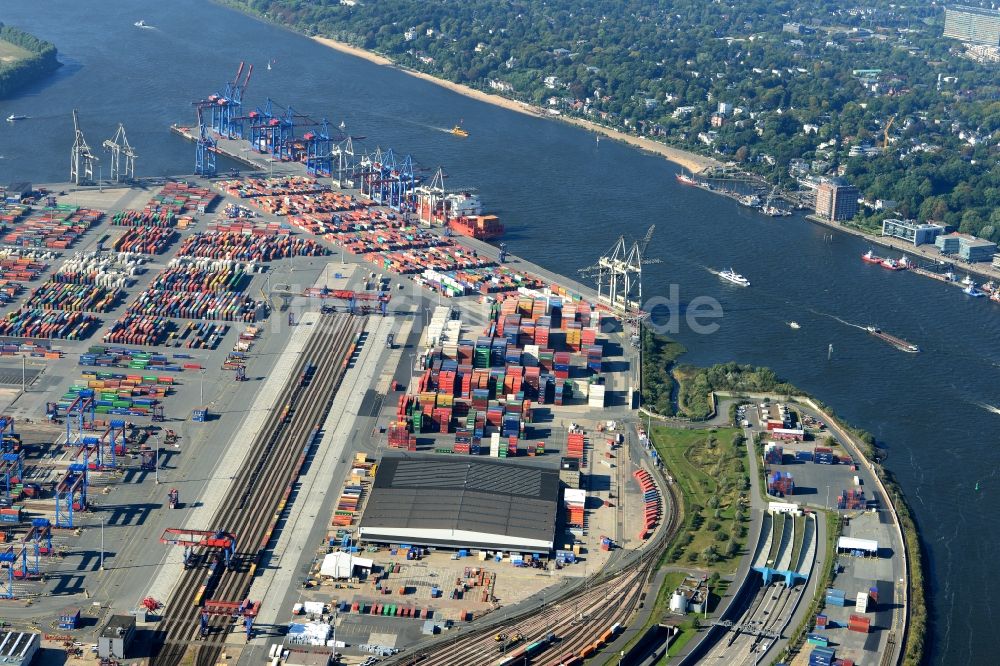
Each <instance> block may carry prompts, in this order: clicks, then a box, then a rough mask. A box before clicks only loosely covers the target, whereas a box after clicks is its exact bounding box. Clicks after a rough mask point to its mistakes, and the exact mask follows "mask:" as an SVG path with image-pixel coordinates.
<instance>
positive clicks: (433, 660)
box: [389, 475, 680, 666]
mask: <svg viewBox="0 0 1000 666" xmlns="http://www.w3.org/2000/svg"><path fill="white" fill-rule="evenodd" d="M655 478H656V480H657V482H658V484H659V487H660V489H661V491H662V490H666V491H667V494H669V497H670V503H669V511H670V514H669V516H668V517H667V518H666V522H665V523H664V524H663V525H661V526H660V528H659V529H658V530H657V532H656V534H655V535H654V537H653V538H654V541H653V542H651V543H649V544H647V546H646V548H645V549H644V550H642V551H640V554H639V555H638V556H637V557H635V558H632V559H631V560H627V561H625V562H624V564H622V565H621V566H620V568H619V569H618V570H616V571H613V572H607V571H605V572H599V573H597V574H595V575H594V576H592V577H591V578H590V579H588V580H587V582H586V584H585V585H584V587H583V588H582V589H581V588H577V589H574V590H570V591H568V592H565V593H563V594H562V595H561V596H559V597H558V598H556V599H554V600H553V601H551V602H549V603H547V604H545V605H544V606H542V607H541V608H533V609H527V610H524V611H522V612H521V613H519V614H517V615H515V616H514V617H512V618H509V619H506V620H503V621H501V622H495V623H492V624H489V625H486V626H483V627H481V628H477V629H475V630H474V631H471V632H463V633H460V634H459V635H458V637H456V638H454V639H451V640H449V641H447V642H445V643H438V644H435V645H431V646H428V648H426V649H423V650H419V649H418V650H416V651H414V652H413V653H408V654H405V655H400V656H399V657H397V658H396V659H394V660H391V661H390V662H389V663H393V664H396V663H403V664H418V663H419V664H421V666H424V665H426V666H483V665H484V664H504V665H505V666H506V665H508V664H509V665H510V666H515V665H517V666H520V665H521V664H522V663H531V664H545V665H550V666H556V665H558V664H563V663H566V662H568V661H570V658H572V660H573V661H571V663H582V661H583V659H584V658H585V657H586V656H590V654H593V653H595V652H596V651H597V650H599V649H601V647H603V645H602V643H601V641H600V640H599V637H600V636H602V635H603V634H605V633H606V632H607V630H608V629H610V628H611V627H612V626H614V625H619V626H625V625H627V624H628V622H629V621H630V620H631V618H632V617H633V616H634V614H635V612H636V611H637V610H638V608H639V606H640V604H641V603H644V602H645V592H644V590H645V588H646V585H647V584H648V582H649V580H650V578H651V577H652V575H653V574H654V573H655V572H656V565H657V562H658V561H659V559H660V556H661V555H662V553H663V551H664V550H665V549H666V547H667V546H668V545H669V543H670V541H671V540H672V539H673V536H674V535H675V534H676V532H677V529H678V527H679V520H678V518H679V517H678V514H677V511H676V510H675V507H676V506H678V502H679V501H680V499H679V498H678V497H677V496H676V494H675V492H674V488H673V487H672V486H671V485H669V484H666V483H663V480H662V478H661V477H660V476H659V475H657V476H656V477H655ZM499 632H502V633H506V634H508V635H510V634H512V633H513V632H520V633H521V634H523V636H524V641H523V642H522V643H520V645H518V646H515V647H513V648H512V649H511V650H510V651H508V652H507V654H502V653H501V652H499V651H498V647H499V644H498V643H497V642H496V640H495V639H494V636H495V635H496V634H497V633H499ZM552 635H554V636H555V640H554V641H547V639H548V637H550V636H552ZM538 641H545V645H544V646H543V647H541V648H539V649H538V650H537V651H536V652H535V653H534V654H532V655H531V656H530V657H529V658H528V659H523V658H520V657H517V656H516V655H517V654H518V650H519V648H523V647H525V646H527V645H531V644H532V643H535V642H538Z"/></svg>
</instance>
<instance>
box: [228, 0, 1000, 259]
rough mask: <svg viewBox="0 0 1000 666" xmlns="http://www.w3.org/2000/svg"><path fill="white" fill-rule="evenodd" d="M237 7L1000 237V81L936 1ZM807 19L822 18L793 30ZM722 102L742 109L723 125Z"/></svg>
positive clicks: (398, 1) (867, 218) (763, 170)
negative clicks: (962, 41) (865, 150)
mask: <svg viewBox="0 0 1000 666" xmlns="http://www.w3.org/2000/svg"><path fill="white" fill-rule="evenodd" d="M225 1H226V2H228V4H230V5H232V6H234V7H237V8H239V9H242V10H244V11H247V12H250V13H253V14H256V15H258V16H262V17H264V18H266V19H268V20H271V21H274V22H277V23H280V24H283V25H287V26H290V27H293V28H296V29H299V30H301V31H303V32H305V33H306V34H316V35H324V36H328V37H331V38H334V39H337V40H340V41H344V42H348V43H350V44H353V45H356V46H360V47H362V48H365V49H368V50H372V51H377V52H379V53H382V54H384V55H387V56H389V57H391V58H392V59H393V60H394V61H395V62H397V63H399V64H400V65H403V66H407V67H411V68H414V69H418V70H421V71H424V72H427V73H430V74H433V75H435V76H438V77H441V78H445V79H448V80H451V81H455V82H458V83H463V84H466V85H469V86H472V87H474V88H478V89H483V90H490V89H493V90H496V89H497V86H499V87H500V88H501V89H502V90H501V91H500V92H501V94H503V95H505V96H508V97H512V98H515V99H518V100H521V101H526V102H531V103H534V104H539V105H542V106H546V107H550V108H555V109H558V110H559V112H560V113H563V114H566V115H579V116H581V117H586V118H589V119H591V120H595V121H597V122H600V123H602V124H606V125H608V126H611V127H614V128H616V129H620V130H623V131H627V132H630V133H634V134H641V135H645V136H650V137H653V138H656V139H659V140H662V141H664V142H666V143H668V144H671V145H674V146H677V147H681V148H685V149H689V150H692V151H696V152H701V153H705V154H711V155H713V156H715V157H718V158H720V159H722V160H724V161H727V160H732V161H736V162H739V163H741V165H742V166H743V167H745V168H747V169H750V170H753V171H755V172H757V173H759V174H761V175H762V176H764V177H766V178H767V179H768V180H769V181H771V182H773V183H775V184H786V185H787V184H789V183H790V182H791V180H792V176H791V175H790V173H789V166H790V165H791V164H792V160H796V159H801V160H805V161H806V163H807V164H809V165H810V166H812V167H815V168H816V169H817V171H816V173H825V174H833V173H838V172H840V173H843V174H844V175H845V176H846V177H847V178H848V179H849V180H850V181H851V182H852V183H853V184H855V185H856V186H858V187H859V189H860V190H861V192H862V193H863V195H864V197H865V199H866V200H869V201H871V202H875V201H876V200H882V201H883V202H886V203H888V202H894V203H895V208H894V209H892V208H891V205H890V208H881V209H875V208H873V207H872V208H864V209H863V210H862V211H861V216H860V218H859V220H858V223H859V224H861V225H863V226H871V227H874V226H877V225H879V224H880V223H881V220H882V219H883V218H884V217H886V216H890V215H891V216H898V217H907V218H916V219H919V220H921V221H937V222H941V223H944V224H947V225H951V226H954V227H956V228H958V229H960V230H961V231H964V232H968V233H974V234H977V235H980V236H983V237H986V238H991V239H993V240H997V241H1000V170H998V169H996V168H994V167H995V166H996V164H997V153H998V146H997V144H998V141H997V139H998V138H1000V78H998V77H997V71H996V67H995V66H992V65H987V64H981V63H975V62H972V61H971V60H969V59H968V58H966V57H963V54H962V51H963V48H962V46H961V45H959V44H958V43H957V42H955V41H952V40H948V39H945V38H943V36H942V30H943V12H942V10H941V8H940V7H939V6H925V5H917V6H914V3H907V4H906V5H901V4H898V3H894V2H890V1H889V0H873V1H872V2H869V3H865V5H864V6H863V7H862V6H857V7H848V6H847V5H844V4H843V3H839V2H835V1H834V0H721V1H720V2H711V3H709V2H704V0H670V1H668V0H619V1H616V2H610V1H609V0H545V1H544V2H541V1H539V0H506V1H502V2H497V1H496V0H462V1H461V2H458V1H456V0H419V1H418V0H391V1H384V2H365V1H363V0H362V1H359V2H357V3H356V4H340V3H334V2H328V1H321V0H225ZM793 23H799V24H802V25H806V26H807V29H806V30H804V31H801V34H800V33H798V32H796V33H793V32H791V31H787V30H785V29H784V28H785V26H786V24H793ZM789 27H791V26H789ZM856 70H872V71H870V72H869V73H868V74H867V75H866V74H864V73H861V74H859V73H858V72H857V71H856ZM866 76H867V77H868V78H867V79H866ZM491 85H492V87H491ZM720 102H723V103H726V104H730V105H732V106H733V107H735V108H738V109H741V110H742V113H740V114H736V115H733V114H730V115H728V116H727V117H726V119H725V122H723V124H722V125H721V126H717V124H718V121H716V125H713V124H712V115H713V113H714V112H715V111H716V110H717V108H718V103H720ZM686 107H692V108H691V110H690V112H678V111H677V110H678V109H685V108H686ZM890 121H892V125H891V127H889V123H890ZM806 125H810V126H815V131H809V132H807V131H806V130H805V126H806ZM887 129H889V133H888V136H889V139H890V140H889V143H888V146H887V150H886V151H885V152H884V153H883V154H881V155H878V156H874V157H873V156H868V157H851V156H850V148H851V147H852V146H862V145H867V146H869V147H874V148H880V147H881V146H882V144H883V142H884V141H885V138H886V130H887ZM709 133H713V134H711V135H710V137H709V138H710V139H711V143H710V145H706V141H705V138H706V137H707V136H709ZM960 133H964V136H963V135H960ZM970 135H971V136H973V138H972V139H970V138H969V136H970ZM831 141H834V142H835V143H833V144H832V145H831V144H830V142H831Z"/></svg>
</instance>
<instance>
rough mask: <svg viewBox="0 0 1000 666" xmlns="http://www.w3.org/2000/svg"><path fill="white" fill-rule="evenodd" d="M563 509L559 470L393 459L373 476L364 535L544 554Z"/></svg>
mask: <svg viewBox="0 0 1000 666" xmlns="http://www.w3.org/2000/svg"><path fill="white" fill-rule="evenodd" d="M558 504H559V472H558V470H555V469H551V470H546V469H538V468H535V467H527V466H524V465H521V464H518V463H516V462H513V461H499V460H485V459H484V460H476V459H467V460H463V461H461V462H458V461H456V460H455V459H454V458H452V459H448V460H442V459H441V457H440V456H420V455H413V454H409V455H407V456H405V457H402V456H394V455H389V456H386V457H385V458H383V460H382V462H381V464H379V466H378V470H377V471H376V473H375V482H374V483H373V484H372V489H371V495H370V497H369V498H368V503H367V505H366V506H365V510H364V514H363V515H362V517H361V524H360V528H359V531H360V535H361V540H362V541H367V542H371V543H380V544H401V545H411V546H428V547H438V548H449V549H456V550H463V549H473V550H486V551H517V552H523V553H538V554H545V555H547V554H548V553H549V552H550V551H551V550H552V548H553V546H554V545H555V529H556V513H557V509H558Z"/></svg>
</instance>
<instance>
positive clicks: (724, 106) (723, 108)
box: [716, 102, 733, 116]
mask: <svg viewBox="0 0 1000 666" xmlns="http://www.w3.org/2000/svg"><path fill="white" fill-rule="evenodd" d="M716 112H717V113H718V114H719V115H720V116H728V115H729V114H731V113H732V112H733V105H732V104H730V103H729V102H719V106H718V108H717V109H716Z"/></svg>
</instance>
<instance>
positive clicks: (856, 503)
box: [837, 488, 866, 511]
mask: <svg viewBox="0 0 1000 666" xmlns="http://www.w3.org/2000/svg"><path fill="white" fill-rule="evenodd" d="M865 506H866V502H865V491H864V490H862V489H861V488H851V489H850V490H844V491H841V493H840V497H838V498H837V508H838V509H847V510H850V511H860V510H863V509H864V508H865Z"/></svg>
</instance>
